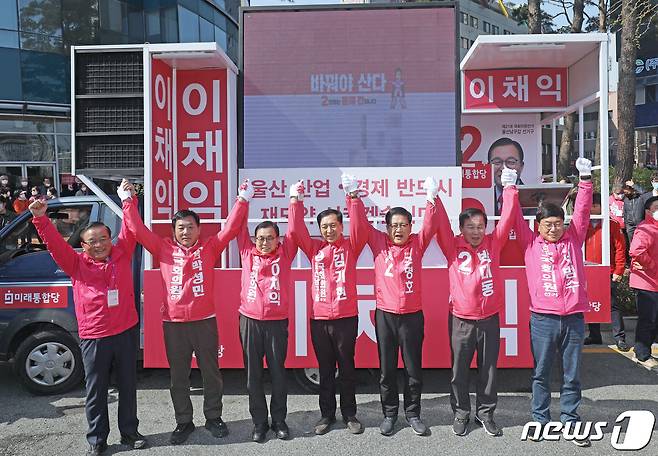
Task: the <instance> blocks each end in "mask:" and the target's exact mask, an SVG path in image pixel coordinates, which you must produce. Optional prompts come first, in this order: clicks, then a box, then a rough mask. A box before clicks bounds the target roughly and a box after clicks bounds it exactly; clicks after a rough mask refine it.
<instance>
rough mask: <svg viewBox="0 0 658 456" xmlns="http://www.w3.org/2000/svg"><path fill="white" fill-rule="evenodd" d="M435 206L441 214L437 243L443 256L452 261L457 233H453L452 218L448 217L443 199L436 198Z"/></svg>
mask: <svg viewBox="0 0 658 456" xmlns="http://www.w3.org/2000/svg"><path fill="white" fill-rule="evenodd" d="M435 205H436V210H437V212H438V214H439V215H438V217H439V228H438V230H437V232H436V242H437V243H438V244H439V248H440V249H441V251H442V252H443V256H445V257H446V259H447V260H448V261H450V258H451V257H452V256H453V255H454V251H455V233H454V232H453V231H452V226H451V224H450V217H448V212H447V211H446V208H445V206H444V205H443V201H441V198H438V197H437V198H436V202H435Z"/></svg>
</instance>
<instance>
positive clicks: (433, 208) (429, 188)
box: [418, 176, 447, 255]
mask: <svg viewBox="0 0 658 456" xmlns="http://www.w3.org/2000/svg"><path fill="white" fill-rule="evenodd" d="M423 188H424V189H425V191H426V192H427V205H426V206H425V216H424V217H423V226H422V228H421V229H420V231H419V232H418V241H419V244H420V250H421V252H423V253H424V252H425V250H427V248H428V247H429V245H430V241H431V240H432V238H433V237H434V235H435V234H436V232H437V231H438V229H439V226H440V224H441V217H440V213H439V209H438V207H437V206H438V203H440V198H439V184H438V183H437V182H436V180H435V179H434V178H433V177H429V176H428V177H427V178H425V182H423ZM444 210H445V208H444ZM446 217H447V215H446ZM444 255H445V252H444Z"/></svg>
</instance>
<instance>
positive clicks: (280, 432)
mask: <svg viewBox="0 0 658 456" xmlns="http://www.w3.org/2000/svg"><path fill="white" fill-rule="evenodd" d="M272 431H274V433H275V434H276V438H277V439H281V440H288V439H289V438H290V429H288V425H287V424H286V422H285V421H278V422H276V421H274V422H272Z"/></svg>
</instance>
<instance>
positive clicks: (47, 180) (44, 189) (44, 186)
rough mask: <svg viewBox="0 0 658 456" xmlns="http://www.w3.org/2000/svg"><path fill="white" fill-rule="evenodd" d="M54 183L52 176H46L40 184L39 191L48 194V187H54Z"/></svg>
mask: <svg viewBox="0 0 658 456" xmlns="http://www.w3.org/2000/svg"><path fill="white" fill-rule="evenodd" d="M52 186H53V184H52V182H51V180H50V177H44V178H43V181H42V184H41V186H39V193H40V194H42V195H47V194H48V189H49V188H52Z"/></svg>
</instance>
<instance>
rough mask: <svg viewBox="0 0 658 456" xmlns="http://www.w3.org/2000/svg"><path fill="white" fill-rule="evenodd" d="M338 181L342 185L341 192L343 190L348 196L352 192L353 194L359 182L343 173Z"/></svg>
mask: <svg viewBox="0 0 658 456" xmlns="http://www.w3.org/2000/svg"><path fill="white" fill-rule="evenodd" d="M340 180H341V182H342V184H343V190H345V193H346V194H348V195H349V194H350V193H352V192H355V191H356V190H357V188H358V187H359V181H358V180H357V178H356V177H354V176H352V175H351V174H346V173H343V174H342V175H341V176H340Z"/></svg>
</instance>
